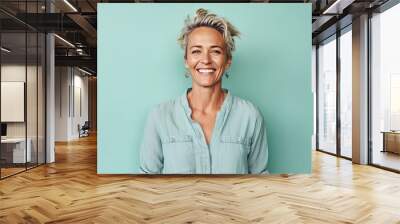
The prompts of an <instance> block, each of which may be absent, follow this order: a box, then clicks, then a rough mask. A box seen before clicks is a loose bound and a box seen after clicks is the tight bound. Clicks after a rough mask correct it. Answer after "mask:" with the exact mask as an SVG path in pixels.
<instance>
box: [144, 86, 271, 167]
mask: <svg viewBox="0 0 400 224" xmlns="http://www.w3.org/2000/svg"><path fill="white" fill-rule="evenodd" d="M191 113H192V111H191V109H190V107H189V103H188V100H187V92H185V93H184V94H183V95H182V96H181V97H180V98H178V99H176V100H172V101H169V102H166V103H162V104H160V105H158V106H156V107H155V108H154V109H153V110H152V111H151V113H150V115H149V117H148V120H147V124H146V127H145V131H144V138H143V142H142V145H141V149H140V170H141V172H142V173H151V174H160V173H162V174H248V173H251V174H253V173H254V174H261V173H268V171H267V163H268V148H267V136H266V130H265V124H264V119H263V117H262V115H261V113H260V111H259V110H258V109H257V108H256V107H255V106H254V105H253V104H252V103H251V102H249V101H247V100H244V99H241V98H239V97H235V96H232V95H231V94H230V93H229V92H228V94H227V95H226V97H225V99H224V102H223V104H222V107H221V109H220V111H219V112H218V114H217V118H216V121H215V125H214V129H213V132H212V137H211V141H210V144H207V142H206V139H205V136H204V133H203V131H202V128H201V126H200V124H199V123H197V122H196V121H194V120H192V118H191Z"/></svg>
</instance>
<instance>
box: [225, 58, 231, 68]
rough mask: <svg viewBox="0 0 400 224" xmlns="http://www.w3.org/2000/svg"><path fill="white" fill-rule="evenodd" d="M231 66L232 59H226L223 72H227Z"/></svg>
mask: <svg viewBox="0 0 400 224" xmlns="http://www.w3.org/2000/svg"><path fill="white" fill-rule="evenodd" d="M231 64H232V59H228V61H227V62H226V65H225V70H228V69H229V68H230V67H231Z"/></svg>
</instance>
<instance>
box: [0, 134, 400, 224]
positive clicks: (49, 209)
mask: <svg viewBox="0 0 400 224" xmlns="http://www.w3.org/2000/svg"><path fill="white" fill-rule="evenodd" d="M56 158H57V161H56V163H55V164H50V165H46V166H41V167H39V168H36V169H33V170H30V171H28V172H26V173H22V174H19V175H16V176H13V177H10V178H8V179H5V180H2V181H0V223H44V222H47V223H373V224H376V223H385V224H386V223H400V175H399V174H395V173H391V172H387V171H384V170H380V169H377V168H374V167H369V166H359V165H352V164H351V162H350V161H347V160H343V159H337V158H335V157H333V156H330V155H326V154H323V153H319V152H315V153H313V173H312V174H311V175H293V176H240V177H238V176H216V177H207V176H197V177H196V176H186V177H179V176H168V177H165V176H164V177H162V176H158V177H145V176H129V175H125V176H98V175H97V174H96V139H95V137H89V138H84V139H82V140H80V141H75V142H70V143H64V144H57V147H56Z"/></svg>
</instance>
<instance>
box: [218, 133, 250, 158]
mask: <svg viewBox="0 0 400 224" xmlns="http://www.w3.org/2000/svg"><path fill="white" fill-rule="evenodd" d="M220 140H221V143H222V145H224V148H225V149H226V150H228V151H229V152H228V153H231V154H232V153H238V154H240V155H238V156H244V155H246V156H247V154H248V153H249V151H250V146H251V138H250V137H240V136H221V137H220Z"/></svg>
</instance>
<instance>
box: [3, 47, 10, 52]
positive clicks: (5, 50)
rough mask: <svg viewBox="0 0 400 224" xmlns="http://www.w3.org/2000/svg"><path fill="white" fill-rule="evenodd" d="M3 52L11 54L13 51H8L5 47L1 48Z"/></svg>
mask: <svg viewBox="0 0 400 224" xmlns="http://www.w3.org/2000/svg"><path fill="white" fill-rule="evenodd" d="M1 50H2V51H4V52H6V53H10V52H11V50H9V49H7V48H5V47H1Z"/></svg>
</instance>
